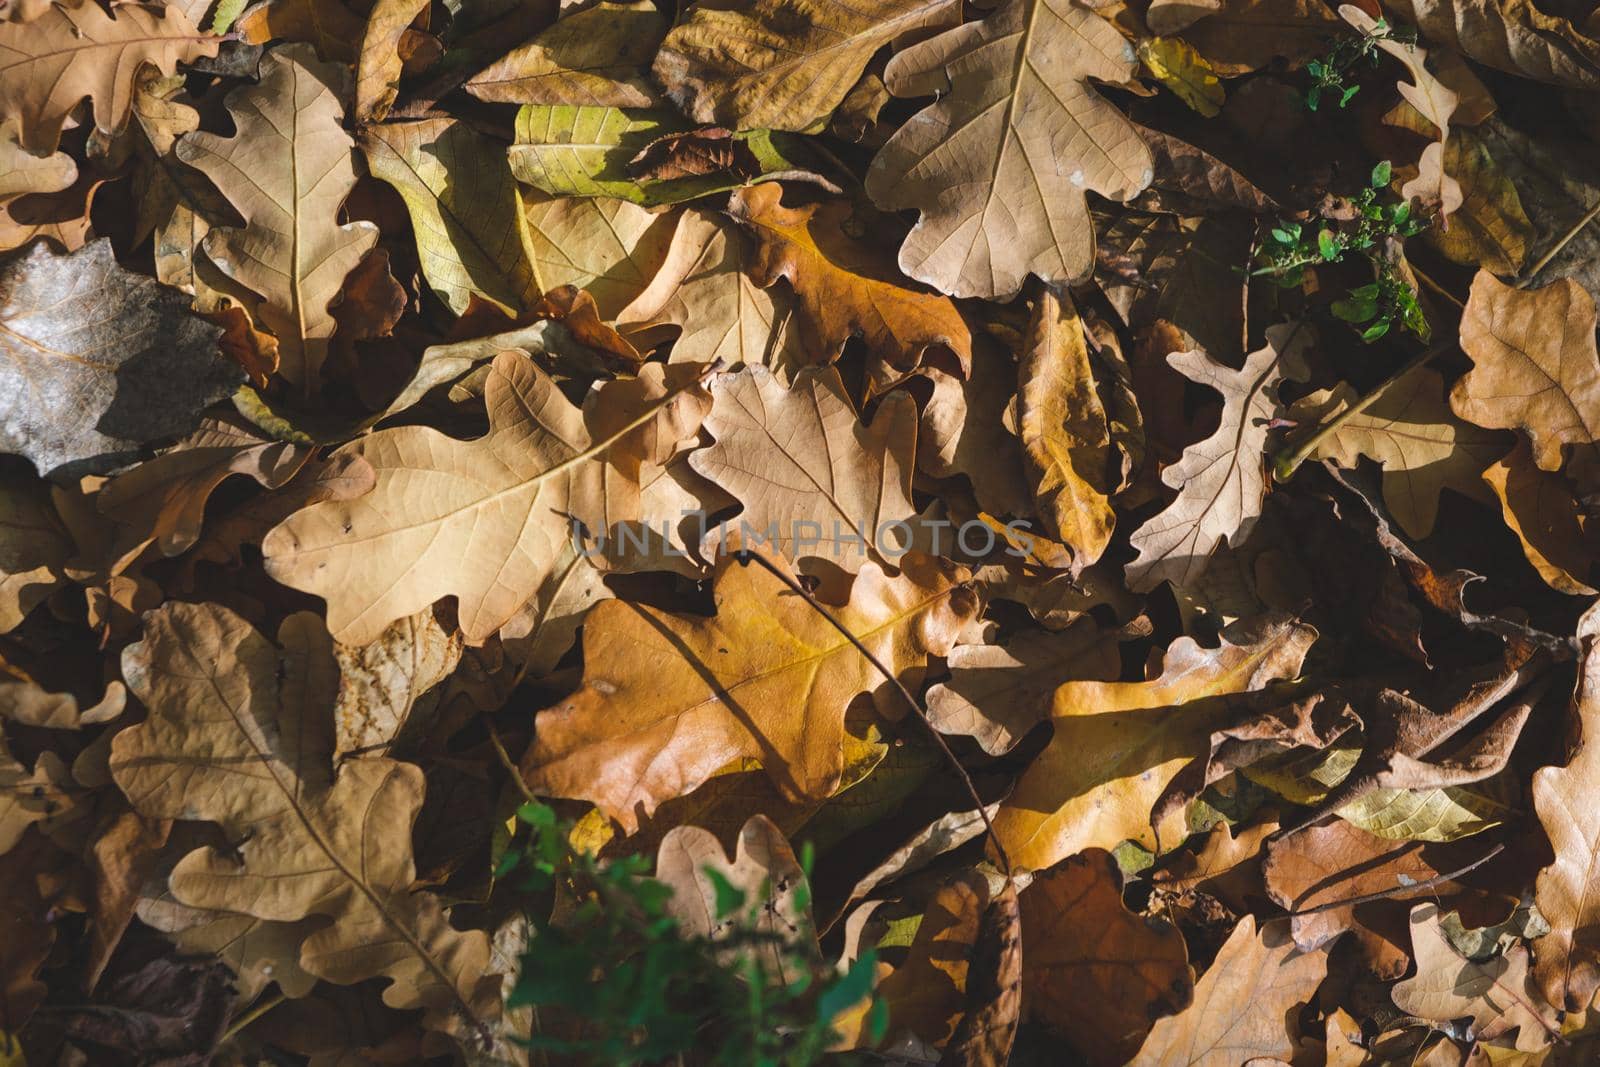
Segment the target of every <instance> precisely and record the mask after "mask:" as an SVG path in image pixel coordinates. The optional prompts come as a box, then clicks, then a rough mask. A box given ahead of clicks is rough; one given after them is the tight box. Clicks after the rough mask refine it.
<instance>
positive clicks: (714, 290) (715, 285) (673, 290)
mask: <svg viewBox="0 0 1600 1067" xmlns="http://www.w3.org/2000/svg"><path fill="white" fill-rule="evenodd" d="M748 259H749V253H748V252H747V251H746V249H745V239H744V238H743V236H742V235H741V234H739V233H738V232H737V231H736V230H732V229H730V228H728V227H727V226H726V225H724V224H722V223H719V222H718V221H716V219H715V218H713V217H712V216H711V215H709V214H707V213H705V212H702V211H699V210H695V209H690V210H687V211H685V212H684V213H683V214H682V216H680V217H679V219H678V226H677V229H675V230H674V231H673V233H672V243H671V245H669V246H668V248H667V253H666V259H665V260H664V261H663V262H662V264H661V267H660V269H659V270H657V271H656V273H655V276H654V277H653V278H652V279H651V280H650V284H649V285H647V286H645V287H644V288H643V289H642V290H641V291H640V292H639V294H638V295H637V296H635V297H634V298H633V299H632V300H631V301H629V303H628V305H627V306H626V307H624V308H622V309H621V310H620V311H618V312H617V328H618V329H619V330H621V331H622V332H623V333H624V334H625V335H629V336H636V335H637V334H639V333H641V332H643V331H644V330H646V329H649V328H651V327H654V326H659V325H662V324H670V325H673V326H676V327H678V328H679V333H678V337H677V339H676V340H675V341H674V342H673V344H672V357H671V358H672V361H673V362H675V363H677V362H685V363H711V362H713V361H715V360H719V359H720V360H722V361H723V362H724V363H727V364H730V365H731V364H738V363H745V364H758V363H759V364H765V365H767V366H769V367H774V368H780V367H792V366H795V365H796V364H798V363H799V362H800V360H801V358H802V357H801V351H800V347H799V344H798V337H797V332H796V331H795V330H793V329H791V328H790V323H789V317H790V315H791V314H792V313H793V312H792V310H791V309H790V306H789V305H790V300H789V299H787V298H785V296H784V294H782V293H781V292H778V291H776V290H773V289H762V288H760V287H758V286H756V285H755V284H753V283H752V282H751V281H750V278H749V277H748V276H747V275H746V273H745V264H746V262H747V261H748Z"/></svg>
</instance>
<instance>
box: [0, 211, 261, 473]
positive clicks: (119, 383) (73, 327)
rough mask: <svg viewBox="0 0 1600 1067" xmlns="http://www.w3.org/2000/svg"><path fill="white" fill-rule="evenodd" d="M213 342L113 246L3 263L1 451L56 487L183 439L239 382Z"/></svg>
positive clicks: (210, 329) (34, 254)
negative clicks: (87, 301) (86, 299)
mask: <svg viewBox="0 0 1600 1067" xmlns="http://www.w3.org/2000/svg"><path fill="white" fill-rule="evenodd" d="M87 292H93V293H94V301H95V306H96V308H97V309H98V310H97V312H96V314H95V315H94V316H93V317H90V318H85V317H84V316H83V314H82V309H81V305H80V303H79V302H80V301H81V300H82V299H83V294H85V293H87ZM220 333H221V331H220V330H218V329H217V328H216V327H214V326H212V325H210V324H209V323H207V322H205V321H204V320H202V319H200V318H198V317H196V316H194V315H191V314H190V313H189V311H188V299H187V298H186V297H185V296H183V294H181V293H178V292H176V291H175V290H171V289H164V288H162V287H161V286H159V285H157V284H156V282H155V281H154V280H153V279H150V278H147V277H144V276H143V275H138V274H133V273H131V272H129V271H126V270H124V269H123V268H122V267H121V266H120V265H119V264H118V263H117V261H116V259H115V258H114V257H113V255H112V251H111V242H110V241H109V240H106V239H101V240H99V241H95V242H94V243H92V244H90V245H87V246H85V247H84V248H83V249H81V250H79V251H77V252H74V253H72V254H70V255H58V254H56V253H55V252H52V251H51V250H50V249H49V248H48V247H46V246H45V245H43V244H37V245H34V246H33V247H32V248H31V249H29V250H28V251H27V252H26V253H25V254H23V255H21V256H17V257H13V258H11V259H10V260H9V261H8V262H6V263H4V264H3V265H0V450H4V451H7V452H15V453H18V454H21V455H24V456H27V457H28V458H29V459H30V460H32V461H33V464H34V466H35V467H36V468H37V469H38V470H39V472H40V473H41V474H43V475H46V476H54V477H57V478H63V477H68V476H70V475H71V474H73V473H86V472H88V471H91V470H106V469H109V468H111V467H114V466H117V465H118V464H120V463H124V462H126V461H127V460H128V459H131V458H132V457H133V455H134V454H136V453H137V452H138V450H140V449H142V448H144V447H145V446H146V445H148V444H150V443H152V442H154V441H157V440H159V439H161V438H164V437H172V436H176V435H178V434H181V433H184V432H185V431H187V430H189V429H191V428H192V427H193V426H194V425H195V423H197V422H198V421H199V415H200V411H201V409H202V408H204V407H206V406H207V405H209V404H212V403H215V402H216V401H218V400H221V399H223V398H224V397H226V396H227V395H228V394H229V393H231V392H232V391H233V390H234V389H235V388H236V387H237V386H238V385H240V384H241V383H242V382H243V381H244V375H243V373H242V372H240V371H239V369H238V368H237V367H235V366H233V365H232V364H231V363H229V362H228V361H227V360H225V359H223V358H222V357H221V356H220V354H219V353H218V352H217V350H216V342H217V337H218V335H219V334H220Z"/></svg>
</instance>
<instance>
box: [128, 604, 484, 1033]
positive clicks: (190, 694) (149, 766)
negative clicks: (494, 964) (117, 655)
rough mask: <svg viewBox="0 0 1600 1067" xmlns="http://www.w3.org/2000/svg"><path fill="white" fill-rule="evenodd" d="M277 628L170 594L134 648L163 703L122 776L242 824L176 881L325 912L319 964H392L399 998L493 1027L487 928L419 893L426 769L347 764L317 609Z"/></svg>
mask: <svg viewBox="0 0 1600 1067" xmlns="http://www.w3.org/2000/svg"><path fill="white" fill-rule="evenodd" d="M279 638H280V641H281V643H282V644H281V648H275V647H274V646H273V645H272V643H271V642H269V641H268V640H267V639H266V638H265V637H263V636H262V635H261V634H260V633H258V632H257V631H256V630H255V629H253V628H252V627H251V626H250V625H249V624H248V623H246V622H245V621H244V620H243V619H241V618H239V617H238V616H237V615H234V614H233V613H232V612H230V611H228V610H227V609H226V608H223V607H221V606H219V605H214V604H210V605H194V604H168V605H166V606H165V607H163V608H161V609H160V610H159V611H157V612H154V613H152V614H150V615H148V616H146V618H145V636H144V638H143V639H142V640H141V641H139V642H138V643H136V644H134V645H131V646H129V647H128V649H127V650H126V651H125V653H124V656H123V671H124V673H125V675H126V677H127V679H128V684H129V687H130V688H131V689H132V690H133V692H134V693H135V694H136V695H137V696H138V697H139V699H140V700H141V701H143V702H144V704H145V706H146V707H147V708H149V709H150V717H149V718H148V719H147V720H146V721H145V722H144V723H142V724H140V725H138V726H135V727H133V728H131V729H128V730H125V731H123V732H122V733H120V734H118V735H117V736H116V739H115V740H114V741H113V743H112V754H111V773H112V775H113V776H114V777H115V779H116V782H117V785H118V786H119V787H120V788H121V789H122V791H123V792H124V793H126V794H127V795H128V797H129V799H130V800H131V801H132V802H133V804H134V806H135V808H136V809H138V810H139V811H140V812H141V813H143V814H145V815H148V816H151V817H153V818H167V819H204V820H208V821H212V822H216V823H219V824H220V825H221V826H222V828H223V830H224V831H225V832H226V833H228V834H229V836H230V837H231V838H232V839H234V840H241V839H245V840H244V844H242V845H241V846H240V847H239V849H238V850H237V858H236V857H235V855H232V854H230V853H229V852H227V851H223V850H218V849H214V848H206V849H199V850H196V851H194V852H191V853H189V854H188V855H187V856H185V857H184V858H183V859H182V860H180V861H179V863H178V865H177V867H176V868H174V869H173V872H172V880H171V886H172V892H173V895H174V896H175V897H176V898H177V899H178V900H179V901H180V902H182V903H184V904H187V905H189V906H191V907H198V908H203V909H212V910H223V911H237V912H241V913H245V914H248V915H253V916H255V917H256V918H258V919H265V920H269V921H272V922H280V923H284V922H296V921H298V920H300V919H304V918H306V917H308V916H313V915H323V916H327V917H328V918H329V919H330V920H332V922H331V925H328V926H325V927H323V928H322V929H320V930H318V931H317V932H316V933H314V934H312V935H311V936H310V937H308V938H306V940H305V942H304V944H303V945H302V946H301V949H300V960H301V964H302V965H303V966H304V967H305V969H306V970H307V971H309V972H311V973H312V974H316V975H318V976H320V977H322V978H325V979H327V980H328V981H331V982H335V983H338V984H349V983H351V982H357V981H362V980H365V979H367V978H371V977H374V976H377V975H382V976H384V977H387V978H390V979H392V980H393V981H392V984H389V985H388V986H387V988H386V989H385V991H384V998H385V1001H386V1002H387V1003H388V1004H389V1005H390V1006H391V1007H395V1008H427V1009H428V1010H429V1011H430V1012H431V1013H432V1019H433V1023H434V1025H435V1026H439V1027H446V1026H449V1027H456V1026H460V1025H463V1024H479V1025H481V1024H482V1023H483V1022H486V1021H487V1020H489V1019H491V1018H493V1016H494V1014H496V1013H497V1012H498V1008H499V1002H498V997H497V996H496V995H495V992H496V989H497V987H498V985H499V980H498V977H494V976H490V977H486V976H485V972H486V970H487V968H488V941H487V939H486V938H485V937H484V935H483V934H481V933H478V932H472V933H458V932H457V931H455V930H453V929H451V928H450V925H449V923H448V922H447V921H446V920H445V918H444V915H443V913H442V912H441V911H440V908H439V904H438V902H437V901H436V900H435V899H434V898H431V897H426V896H416V895H413V894H412V893H411V882H412V879H413V877H414V869H413V865H412V859H411V825H412V823H413V822H414V821H415V819H416V815H417V812H418V810H419V809H420V808H421V805H422V794H423V779H422V772H421V771H420V770H419V769H418V768H417V767H414V766H412V765H410V764H405V763H397V762H395V761H392V760H381V759H372V760H351V761H346V762H345V763H343V764H342V765H341V766H340V768H339V769H338V771H337V772H335V770H334V764H333V719H332V716H331V715H328V714H327V713H326V710H325V709H327V708H328V707H329V706H330V705H331V703H332V698H333V692H334V687H335V685H336V684H337V683H336V680H335V675H336V671H337V667H336V665H335V662H334V658H333V652H332V643H331V642H330V641H329V639H328V636H327V634H326V632H325V631H323V630H322V629H321V624H320V623H319V622H318V621H317V620H316V619H315V617H314V616H310V615H297V616H291V617H290V618H289V619H287V620H286V621H285V622H284V625H283V627H282V629H281V631H280V634H279ZM371 813H382V817H380V818H371V817H369V816H370V814H371ZM485 994H488V996H485ZM452 1018H453V1021H452Z"/></svg>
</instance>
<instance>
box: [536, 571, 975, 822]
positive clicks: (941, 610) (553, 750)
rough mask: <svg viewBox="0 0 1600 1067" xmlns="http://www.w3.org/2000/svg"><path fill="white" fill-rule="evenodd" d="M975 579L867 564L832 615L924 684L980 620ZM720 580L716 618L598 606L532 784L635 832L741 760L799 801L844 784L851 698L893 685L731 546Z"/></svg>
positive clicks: (541, 744)
mask: <svg viewBox="0 0 1600 1067" xmlns="http://www.w3.org/2000/svg"><path fill="white" fill-rule="evenodd" d="M762 554H763V555H765V554H766V553H764V552H763V553H762ZM964 578H965V574H964V572H962V571H961V570H960V569H959V568H954V567H952V566H950V565H946V564H941V563H939V562H938V561H935V560H932V559H929V558H926V557H910V556H908V557H906V558H904V559H903V560H902V561H901V574H900V576H899V577H896V578H889V577H887V576H886V575H885V574H884V572H883V571H882V570H881V569H879V568H878V567H877V565H876V564H870V563H869V564H866V565H865V566H864V567H863V568H862V570H861V573H860V574H859V575H858V576H857V577H856V578H855V580H854V582H853V583H852V586H851V590H850V594H849V600H848V602H847V603H845V604H844V605H843V606H841V607H838V608H837V609H835V611H836V614H837V617H838V619H839V621H840V623H841V624H842V625H844V626H846V627H848V628H849V630H850V632H851V633H853V634H855V635H857V636H858V637H859V639H860V640H861V641H862V642H863V643H864V644H865V645H866V647H867V648H868V649H870V650H871V651H872V652H873V653H874V655H876V656H878V657H879V658H880V659H881V660H883V661H884V662H885V663H886V664H887V665H889V667H890V669H891V670H893V671H894V672H895V673H896V674H903V675H908V676H910V677H913V678H914V677H915V676H916V675H917V673H918V672H919V671H920V670H921V668H922V667H923V666H924V665H925V664H926V662H927V657H928V656H929V655H930V654H931V655H943V654H944V653H945V652H948V651H949V649H950V647H951V646H952V645H953V644H954V642H955V637H956V634H957V633H959V632H960V630H961V628H962V626H964V625H965V623H966V622H967V621H968V620H969V619H970V618H971V617H972V616H973V615H974V614H975V613H976V609H977V604H976V601H975V598H974V597H972V595H971V594H970V592H969V591H967V590H966V587H965V586H964V585H962V584H961V583H962V581H963V580H964ZM712 588H713V595H714V597H715V598H716V601H717V604H718V611H717V614H716V615H715V616H714V617H712V618H709V619H707V618H698V617H686V616H681V615H672V614H668V613H666V612H663V611H659V610H657V609H654V608H651V607H648V606H645V605H642V604H634V603H627V602H623V601H617V600H607V601H603V602H601V603H599V604H597V605H595V607H594V608H593V609H592V610H591V611H590V613H589V616H588V620H587V623H586V626H585V633H584V684H583V687H582V688H581V689H579V691H578V692H577V693H576V694H575V695H574V696H572V697H571V698H569V699H568V700H566V701H563V702H562V703H560V704H557V705H555V706H554V707H551V708H548V709H546V710H544V711H542V712H540V713H539V714H538V716H537V718H536V720H535V731H534V740H533V744H532V745H531V746H530V747H529V748H528V750H527V752H526V753H525V754H524V755H523V757H522V763H521V769H522V774H523V778H524V779H525V780H526V782H527V784H528V786H529V788H530V789H532V790H534V791H535V792H537V793H541V794H544V795H549V796H560V797H573V798H580V799H584V800H589V801H591V802H592V803H594V804H596V805H598V806H599V807H600V808H601V810H602V811H604V812H605V813H606V814H607V815H608V816H610V817H611V818H613V819H615V820H616V821H617V822H618V823H620V824H621V825H622V827H623V828H624V830H626V831H627V832H629V833H632V832H633V831H634V830H636V829H637V828H638V826H639V812H640V811H641V810H642V812H643V813H644V814H645V815H646V816H648V815H649V814H650V813H651V812H653V811H655V810H656V808H657V807H658V806H659V805H660V804H661V803H663V802H664V801H666V800H669V799H671V798H673V797H676V796H682V795H683V794H685V793H688V792H689V791H691V790H692V789H694V788H695V787H696V786H698V785H700V783H702V782H704V781H706V780H707V779H708V778H709V777H711V775H713V774H714V773H716V772H717V771H718V770H719V769H721V768H722V767H725V766H726V765H727V764H728V763H729V762H730V761H731V760H733V759H735V758H738V757H740V756H749V757H752V758H755V759H759V760H760V761H761V765H762V768H763V769H764V770H765V771H766V773H767V775H768V776H769V777H770V778H772V780H773V781H774V782H775V783H776V784H777V785H778V786H779V788H780V789H781V791H782V792H783V794H784V795H785V796H786V797H788V798H790V799H794V800H803V799H806V798H816V799H821V798H824V797H827V796H828V795H829V794H830V793H831V792H832V791H833V789H834V788H835V787H836V786H837V785H838V782H839V779H840V775H841V772H842V770H843V763H844V754H843V743H844V716H845V709H846V707H847V706H848V705H849V703H850V701H851V699H853V698H854V697H855V696H856V695H857V694H860V693H873V694H875V695H877V696H878V698H879V699H881V700H885V701H886V700H888V699H890V698H889V696H888V694H889V693H890V692H891V689H892V687H891V686H890V684H889V683H888V682H886V681H885V680H884V679H883V678H882V677H881V676H880V675H879V673H878V670H877V668H876V667H875V666H873V665H872V664H871V663H869V662H868V661H867V660H866V659H865V658H864V657H863V656H861V654H860V653H859V652H858V651H857V650H856V649H855V647H854V646H853V645H852V643H851V642H850V641H849V640H847V639H846V638H845V637H844V636H843V635H842V634H840V633H839V632H838V631H837V630H835V629H834V627H833V625H832V624H831V623H830V622H829V621H828V620H827V619H825V618H823V617H822V616H821V615H820V614H819V613H817V612H816V611H815V610H814V609H813V607H812V606H811V605H810V604H809V603H807V602H806V601H805V600H803V599H801V598H800V597H798V596H794V595H792V594H791V593H789V591H788V587H787V585H786V583H784V582H783V581H782V580H780V579H779V578H778V577H777V576H775V575H771V574H768V573H767V572H765V571H764V570H757V569H752V568H748V567H742V566H739V565H738V561H737V560H736V559H735V558H734V556H733V555H731V554H724V555H722V556H721V557H720V558H719V559H718V561H717V563H716V565H715V567H714V569H713V574H712ZM708 690H709V691H708ZM894 699H896V700H898V697H895V698H894ZM881 706H882V705H881V704H880V707H881ZM893 710H894V712H895V713H903V710H904V709H901V708H895V709H893Z"/></svg>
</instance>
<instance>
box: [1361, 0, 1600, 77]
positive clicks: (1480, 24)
mask: <svg viewBox="0 0 1600 1067" xmlns="http://www.w3.org/2000/svg"><path fill="white" fill-rule="evenodd" d="M1389 7H1390V8H1391V9H1392V10H1393V11H1394V13H1395V14H1396V15H1397V16H1398V17H1399V18H1401V19H1403V20H1404V21H1406V22H1408V23H1410V24H1411V25H1413V26H1415V27H1417V29H1418V30H1419V31H1420V32H1421V34H1422V36H1423V37H1425V38H1427V39H1428V40H1430V41H1434V42H1436V43H1438V44H1440V45H1443V46H1445V47H1447V48H1453V49H1455V50H1456V51H1458V52H1460V53H1461V54H1462V55H1464V56H1467V57H1468V58H1469V59H1475V60H1477V61H1478V62H1479V63H1482V64H1484V65H1486V66H1490V67H1494V68H1496V69H1498V70H1504V71H1508V72H1510V73H1512V74H1520V75H1522V76H1523V77H1527V78H1533V79H1534V80H1536V81H1541V82H1547V83H1550V84H1553V85H1564V86H1567V87H1569V88H1573V89H1594V88H1600V42H1597V41H1595V40H1594V39H1593V38H1592V37H1590V36H1588V35H1587V34H1585V33H1583V32H1582V31H1580V30H1579V29H1577V28H1576V27H1575V26H1573V24H1572V23H1571V22H1569V21H1568V20H1567V19H1565V18H1560V17H1558V16H1556V15H1551V14H1546V13H1545V12H1544V11H1542V10H1540V9H1539V7H1538V6H1537V5H1535V4H1533V3H1531V2H1530V0H1450V2H1444V0H1394V3H1392V4H1390V5H1389Z"/></svg>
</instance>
